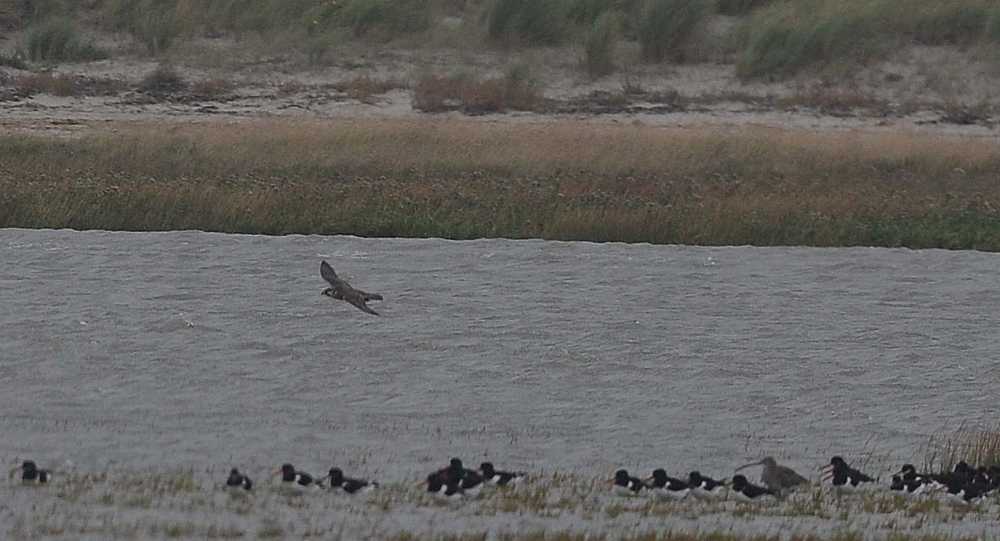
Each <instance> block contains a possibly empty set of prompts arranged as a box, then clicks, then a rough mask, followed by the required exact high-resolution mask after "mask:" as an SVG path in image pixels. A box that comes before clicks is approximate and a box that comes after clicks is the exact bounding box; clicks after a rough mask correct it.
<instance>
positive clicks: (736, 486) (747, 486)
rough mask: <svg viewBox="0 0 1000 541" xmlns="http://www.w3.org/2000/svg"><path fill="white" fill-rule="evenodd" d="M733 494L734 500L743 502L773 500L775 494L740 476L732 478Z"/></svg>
mask: <svg viewBox="0 0 1000 541" xmlns="http://www.w3.org/2000/svg"><path fill="white" fill-rule="evenodd" d="M732 486H733V494H735V496H736V499H737V500H740V501H743V502H757V501H761V500H766V499H773V498H774V496H776V494H775V493H774V491H773V490H771V489H769V488H764V487H759V486H757V485H755V484H753V483H751V482H750V481H748V480H747V478H746V477H744V476H742V475H734V476H733V483H732Z"/></svg>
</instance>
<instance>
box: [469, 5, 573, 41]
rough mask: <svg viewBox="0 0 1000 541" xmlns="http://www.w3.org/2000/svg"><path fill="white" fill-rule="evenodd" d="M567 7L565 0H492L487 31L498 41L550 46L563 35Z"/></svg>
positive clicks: (487, 17)
mask: <svg viewBox="0 0 1000 541" xmlns="http://www.w3.org/2000/svg"><path fill="white" fill-rule="evenodd" d="M567 7H568V6H567V3H566V2H565V1H564V0H493V2H492V3H491V4H490V7H489V10H488V11H487V16H486V31H487V34H488V35H489V36H490V38H491V39H494V40H498V41H507V42H509V41H521V42H524V43H526V44H529V45H552V44H555V43H558V42H560V41H562V39H563V37H564V35H565V31H566V28H565V26H566V22H567Z"/></svg>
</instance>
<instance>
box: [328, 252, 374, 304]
mask: <svg viewBox="0 0 1000 541" xmlns="http://www.w3.org/2000/svg"><path fill="white" fill-rule="evenodd" d="M319 274H320V276H322V277H323V279H324V280H326V281H327V282H329V283H330V287H328V288H326V289H324V290H323V294H324V295H326V296H327V297H330V298H332V299H337V300H338V301H346V302H349V303H351V304H353V305H354V306H355V307H356V308H357V309H358V310H361V311H362V312H365V313H368V314H371V315H373V316H377V315H379V314H378V312H376V311H375V310H372V309H371V308H369V307H368V301H380V300H382V295H379V294H377V293H366V292H364V291H361V290H360V289H354V288H353V287H351V284H348V283H347V282H346V281H344V280H342V279H341V278H340V277H338V276H337V273H336V272H334V271H333V267H331V266H330V264H329V263H327V262H326V261H323V262H321V263H320V264H319Z"/></svg>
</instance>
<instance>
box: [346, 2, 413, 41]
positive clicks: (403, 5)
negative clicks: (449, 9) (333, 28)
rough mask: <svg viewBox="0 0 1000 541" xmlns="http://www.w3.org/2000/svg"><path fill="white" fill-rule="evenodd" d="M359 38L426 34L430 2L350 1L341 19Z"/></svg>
mask: <svg viewBox="0 0 1000 541" xmlns="http://www.w3.org/2000/svg"><path fill="white" fill-rule="evenodd" d="M337 18H338V19H339V20H340V22H341V23H342V24H344V25H345V26H348V27H349V28H350V29H351V31H352V32H353V33H354V35H355V36H362V35H365V34H368V33H371V32H373V31H376V30H379V31H381V32H382V33H383V34H384V36H385V37H392V36H395V35H398V34H408V33H413V32H419V31H422V30H426V29H427V28H428V27H429V26H430V5H429V2H428V0H350V1H349V2H347V4H346V5H345V6H344V8H343V10H342V11H341V12H340V14H338V17H337Z"/></svg>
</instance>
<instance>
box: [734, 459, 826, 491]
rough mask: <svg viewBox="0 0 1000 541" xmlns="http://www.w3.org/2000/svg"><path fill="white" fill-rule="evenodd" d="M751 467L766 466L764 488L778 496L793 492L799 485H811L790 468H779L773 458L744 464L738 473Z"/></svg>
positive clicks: (762, 478) (763, 477)
mask: <svg viewBox="0 0 1000 541" xmlns="http://www.w3.org/2000/svg"><path fill="white" fill-rule="evenodd" d="M751 466H764V472H763V473H762V474H761V475H760V480H761V482H762V483H764V486H766V487H767V488H769V489H771V490H773V491H774V492H777V493H778V494H781V493H783V492H784V491H786V490H791V489H793V488H795V487H797V486H799V485H805V484H808V483H809V480H808V479H806V478H805V477H802V476H801V475H799V474H797V473H795V470H793V469H791V468H789V467H788V466H779V465H778V463H777V462H775V460H774V458H773V457H769V456H766V457H764V458H763V459H762V460H761V461H760V462H751V463H749V464H744V465H743V466H740V467H739V468H736V471H740V470H742V469H743V468H749V467H751Z"/></svg>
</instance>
